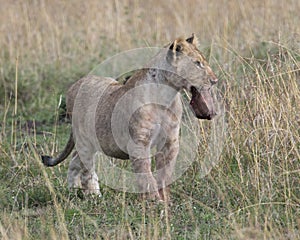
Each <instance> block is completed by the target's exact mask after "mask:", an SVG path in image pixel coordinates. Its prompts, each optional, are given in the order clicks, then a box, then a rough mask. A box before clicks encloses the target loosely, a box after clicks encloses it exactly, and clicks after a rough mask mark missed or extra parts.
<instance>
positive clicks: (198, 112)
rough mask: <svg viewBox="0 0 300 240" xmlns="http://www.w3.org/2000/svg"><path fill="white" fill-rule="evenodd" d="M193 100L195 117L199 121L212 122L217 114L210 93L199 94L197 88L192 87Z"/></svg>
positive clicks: (191, 103) (192, 105) (191, 102)
mask: <svg viewBox="0 0 300 240" xmlns="http://www.w3.org/2000/svg"><path fill="white" fill-rule="evenodd" d="M191 93H192V98H191V101H190V105H191V107H192V110H193V112H194V114H195V116H196V117H197V118H199V119H207V120H211V119H212V118H213V117H214V116H215V115H216V114H215V112H214V109H213V101H212V97H211V95H210V93H209V91H203V92H199V91H198V90H197V88H196V87H194V86H192V87H191Z"/></svg>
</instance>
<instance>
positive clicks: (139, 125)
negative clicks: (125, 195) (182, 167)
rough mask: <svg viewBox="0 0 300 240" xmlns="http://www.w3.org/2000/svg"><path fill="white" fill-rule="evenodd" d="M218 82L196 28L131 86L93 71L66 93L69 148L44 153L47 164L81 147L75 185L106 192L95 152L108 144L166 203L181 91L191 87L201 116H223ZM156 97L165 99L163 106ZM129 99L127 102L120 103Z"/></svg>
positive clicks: (73, 168) (71, 176) (73, 170)
mask: <svg viewBox="0 0 300 240" xmlns="http://www.w3.org/2000/svg"><path fill="white" fill-rule="evenodd" d="M217 81H218V79H217V77H216V76H215V74H214V73H213V71H212V70H211V68H210V67H209V66H208V63H207V61H206V60H205V58H204V56H203V55H202V53H201V52H200V51H199V50H198V48H197V39H196V37H195V36H194V34H193V35H192V36H191V37H189V38H187V39H184V38H178V39H176V40H175V41H174V42H172V43H171V44H169V45H168V46H166V47H165V48H164V49H163V50H161V51H160V52H159V53H158V54H157V55H156V56H155V57H154V58H153V59H152V60H151V61H150V62H149V64H148V65H147V66H146V67H145V68H144V69H142V70H138V71H137V72H135V73H134V74H133V75H132V76H131V77H130V78H129V79H128V80H127V81H126V82H125V83H124V84H122V83H119V82H118V81H116V80H114V79H112V78H105V77H99V76H93V75H88V76H86V77H84V78H82V79H80V80H79V81H77V82H76V83H74V84H73V85H72V86H71V87H70V89H69V90H68V93H67V111H68V114H69V115H70V117H71V118H72V132H71V134H70V137H69V140H68V143H67V145H66V147H65V149H64V150H63V152H62V153H61V154H60V155H59V156H58V157H57V158H52V157H49V156H42V161H43V163H44V165H45V166H48V167H49V166H55V165H57V164H59V163H60V162H62V161H63V160H64V159H66V157H67V156H68V155H69V154H70V153H71V151H72V149H73V148H74V146H76V150H77V151H76V152H75V154H74V157H73V158H72V160H71V162H70V165H69V170H68V185H69V187H80V188H82V189H83V190H84V191H85V192H86V193H96V194H100V189H99V184H98V177H97V175H96V172H95V160H94V157H93V156H94V154H95V152H97V151H98V150H101V151H103V152H104V153H105V154H106V155H108V156H111V157H114V158H119V159H130V160H131V162H132V166H133V171H134V172H135V173H137V174H136V178H137V179H136V180H137V185H138V187H139V192H142V193H147V194H146V196H147V197H149V198H155V199H158V200H166V201H167V200H168V198H169V187H168V185H169V184H170V181H171V176H172V172H173V168H174V163H175V161H176V157H177V154H178V151H179V130H180V123H181V116H182V103H181V99H180V93H179V92H180V91H181V90H183V89H185V90H187V91H189V92H190V93H191V95H192V97H191V101H190V106H191V109H192V111H193V112H194V115H195V116H196V117H197V118H199V119H208V120H210V119H212V118H213V117H214V116H215V115H216V112H215V109H214V104H213V98H212V95H211V86H212V85H213V84H215V83H216V82H217ZM162 86H165V87H162ZM165 88H167V89H171V90H167V91H165V90H163V89H165ZM153 99H160V101H164V103H165V104H164V106H162V105H160V104H159V103H158V102H157V103H156V102H155V100H153ZM124 102H126V104H123V105H122V104H121V105H120V106H121V107H120V106H119V105H118V104H120V103H124ZM120 119H121V120H120ZM116 122H117V124H116ZM124 126H125V127H124ZM125 128H126V129H125ZM116 136H117V137H116ZM95 139H96V140H95ZM153 147H155V148H156V153H155V164H156V169H158V170H159V171H158V174H157V175H156V176H155V177H154V176H153V174H152V171H151V155H150V153H151V149H153ZM195 151H196V150H195ZM144 196H145V195H144Z"/></svg>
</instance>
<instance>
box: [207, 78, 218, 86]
mask: <svg viewBox="0 0 300 240" xmlns="http://www.w3.org/2000/svg"><path fill="white" fill-rule="evenodd" d="M209 80H210V83H211V84H212V85H214V84H216V83H217V82H218V78H216V77H213V78H210V79H209Z"/></svg>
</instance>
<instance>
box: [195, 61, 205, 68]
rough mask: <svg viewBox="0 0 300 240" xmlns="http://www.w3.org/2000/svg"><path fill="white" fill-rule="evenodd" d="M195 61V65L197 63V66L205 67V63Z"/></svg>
mask: <svg viewBox="0 0 300 240" xmlns="http://www.w3.org/2000/svg"><path fill="white" fill-rule="evenodd" d="M195 63H196V65H197V67H200V68H205V65H204V64H203V62H200V61H196V62H195Z"/></svg>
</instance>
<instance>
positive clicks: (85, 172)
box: [80, 156, 101, 196]
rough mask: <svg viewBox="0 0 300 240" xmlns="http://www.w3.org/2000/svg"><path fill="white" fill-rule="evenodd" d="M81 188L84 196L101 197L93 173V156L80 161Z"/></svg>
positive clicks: (96, 177) (95, 175)
mask: <svg viewBox="0 0 300 240" xmlns="http://www.w3.org/2000/svg"><path fill="white" fill-rule="evenodd" d="M80 179H81V186H82V189H83V191H84V193H86V194H96V195H98V196H101V192H100V187H99V182H98V176H97V174H96V172H95V156H90V157H89V158H86V159H82V171H81V176H80Z"/></svg>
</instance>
